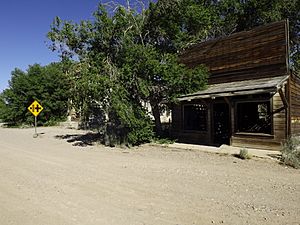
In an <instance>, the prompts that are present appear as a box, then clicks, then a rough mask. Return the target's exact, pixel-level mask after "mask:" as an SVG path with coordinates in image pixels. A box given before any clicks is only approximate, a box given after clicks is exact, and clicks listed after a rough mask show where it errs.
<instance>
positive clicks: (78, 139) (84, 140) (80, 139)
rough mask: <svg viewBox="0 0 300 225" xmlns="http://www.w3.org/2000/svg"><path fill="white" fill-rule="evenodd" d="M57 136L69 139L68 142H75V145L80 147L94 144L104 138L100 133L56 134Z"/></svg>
mask: <svg viewBox="0 0 300 225" xmlns="http://www.w3.org/2000/svg"><path fill="white" fill-rule="evenodd" d="M55 138H57V139H62V140H67V142H68V143H73V144H72V145H73V146H80V147H87V146H92V145H94V144H95V143H100V142H101V140H102V136H101V135H100V134H99V133H87V134H66V135H56V136H55Z"/></svg>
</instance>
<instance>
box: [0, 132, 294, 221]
mask: <svg viewBox="0 0 300 225" xmlns="http://www.w3.org/2000/svg"><path fill="white" fill-rule="evenodd" d="M33 132H34V130H33V129H4V128H0V224H2V225H8V224H10V225H32V224H43V225H48V224H49V225H54V224H55V225H68V224H72V225H74V224H75V225H76V224H78V225H79V224H80V225H95V224H101V225H105V224H107V225H114V224H120V225H121V224H122V225H126V224H128V225H135V224H149V225H152V224H164V225H165V224H172V225H176V224H180V225H185V224H186V225H189V224H201V225H202V224H251V225H252V224H272V225H273V224H300V222H299V221H300V170H295V169H292V168H285V167H283V166H281V165H279V164H278V163H276V162H274V161H272V160H268V159H256V158H254V159H251V160H248V161H243V160H240V159H237V158H234V157H231V156H224V155H217V154H214V153H205V152H201V151H196V150H184V149H178V148H163V147H159V146H150V145H145V146H142V147H139V148H132V149H126V148H124V149H122V148H113V149H111V148H106V147H103V146H101V145H92V144H91V143H90V142H89V140H90V139H91V138H93V136H86V135H85V136H84V137H88V138H82V137H83V136H82V135H84V134H85V132H78V131H77V130H70V129H62V128H39V129H38V132H40V133H43V134H41V135H40V136H39V137H38V138H33V137H32V135H33ZM80 143H81V144H80ZM82 143H83V144H82Z"/></svg>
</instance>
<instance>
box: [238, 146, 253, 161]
mask: <svg viewBox="0 0 300 225" xmlns="http://www.w3.org/2000/svg"><path fill="white" fill-rule="evenodd" d="M238 157H239V158H241V159H251V155H250V154H249V153H248V150H247V149H244V148H243V149H241V150H240V154H239V155H238Z"/></svg>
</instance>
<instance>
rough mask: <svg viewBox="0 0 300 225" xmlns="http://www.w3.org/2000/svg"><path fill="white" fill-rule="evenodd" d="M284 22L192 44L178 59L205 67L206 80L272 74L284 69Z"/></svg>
mask: <svg viewBox="0 0 300 225" xmlns="http://www.w3.org/2000/svg"><path fill="white" fill-rule="evenodd" d="M287 29H288V25H287V22H286V21H280V22H276V23H272V24H268V25H265V26H261V27H258V28H255V29H252V30H250V31H244V32H239V33H235V34H232V35H230V36H228V37H225V38H220V39H216V40H211V41H206V42H203V43H200V44H196V45H193V46H192V47H191V48H189V49H187V50H185V51H183V53H182V54H181V55H180V60H181V63H183V64H185V65H187V66H189V67H192V68H193V67H195V66H197V65H199V64H204V65H206V66H207V67H208V68H209V71H210V74H211V75H210V78H209V83H220V82H230V81H240V80H249V79H257V78H265V77H274V76H278V75H283V74H287V72H288V66H287V64H288V41H287V39H288V34H287Z"/></svg>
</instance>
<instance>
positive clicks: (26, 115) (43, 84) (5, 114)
mask: <svg viewBox="0 0 300 225" xmlns="http://www.w3.org/2000/svg"><path fill="white" fill-rule="evenodd" d="M68 90H69V85H68V80H67V79H66V77H65V75H64V73H63V72H62V66H61V64H58V63H52V64H50V65H48V66H44V67H43V66H40V65H38V64H35V65H32V66H29V68H28V70H27V71H26V72H24V71H22V70H20V69H15V70H14V71H12V74H11V79H10V81H9V87H8V88H7V89H5V90H4V91H3V93H2V94H1V100H0V101H1V102H2V103H0V104H1V105H2V106H1V117H2V119H3V121H4V122H9V123H11V124H14V125H18V124H22V123H32V122H33V121H34V120H33V116H32V114H31V113H30V112H29V111H28V110H27V107H28V106H29V105H30V104H31V103H32V102H33V101H34V100H38V101H39V102H40V104H42V106H43V107H44V110H43V111H42V113H41V114H40V115H39V121H40V122H41V123H45V122H47V121H48V122H49V121H51V120H59V119H63V118H66V113H67V110H68V93H69V91H68Z"/></svg>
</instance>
